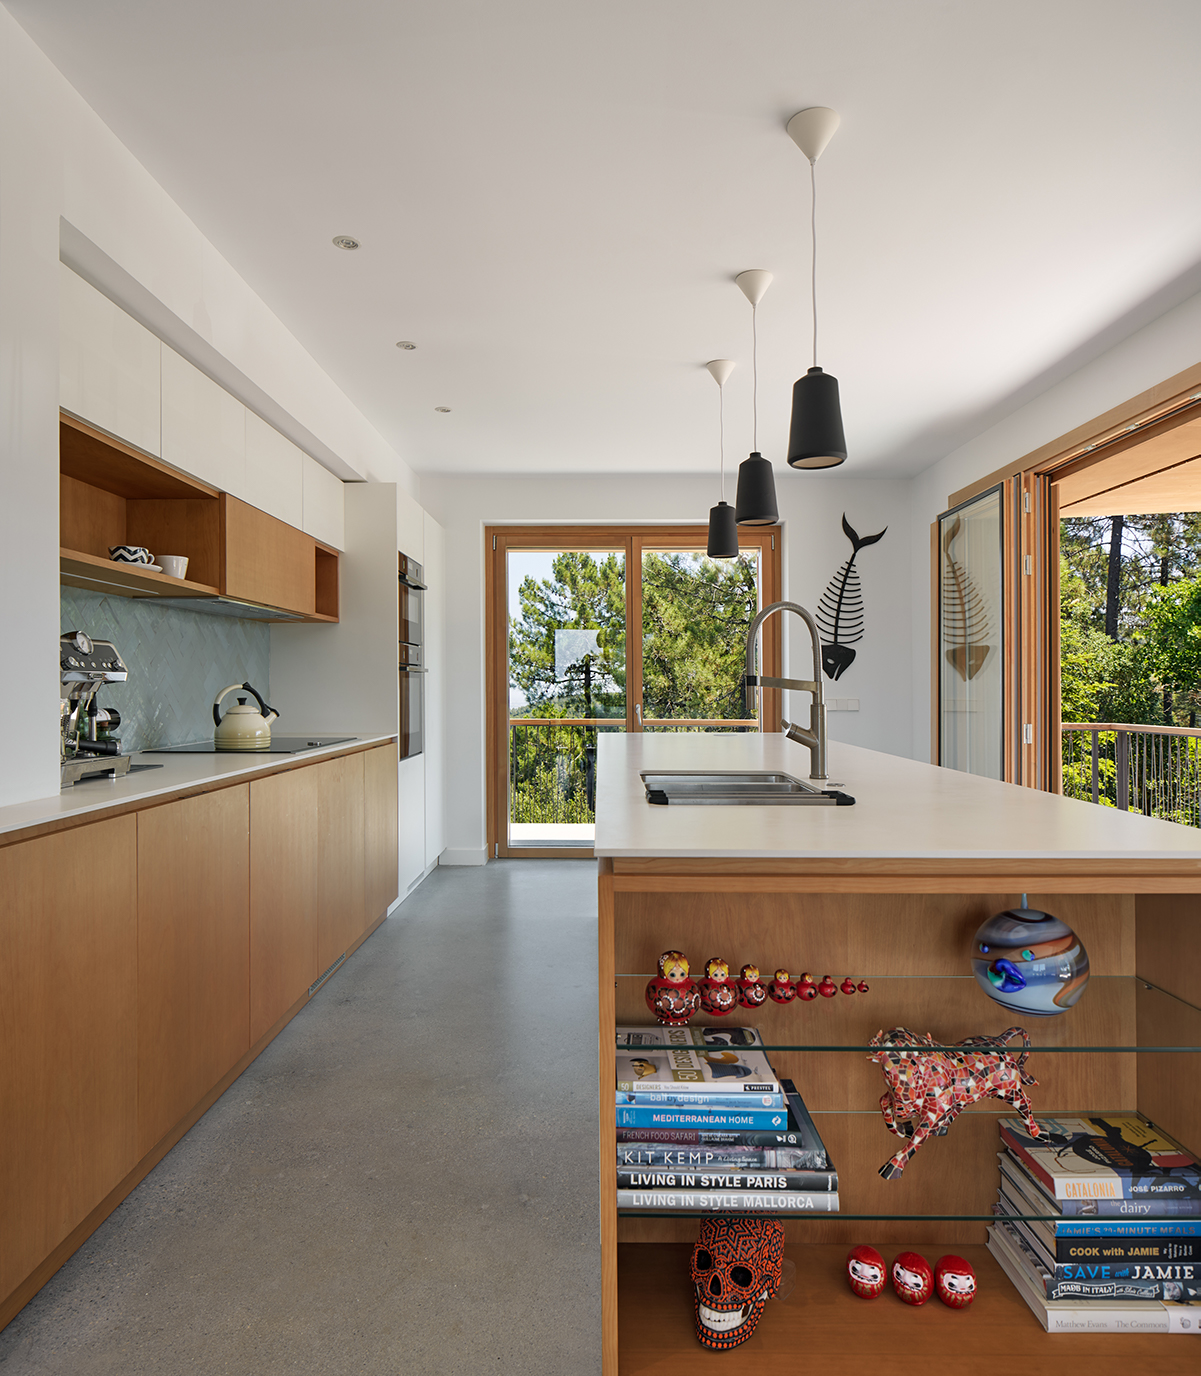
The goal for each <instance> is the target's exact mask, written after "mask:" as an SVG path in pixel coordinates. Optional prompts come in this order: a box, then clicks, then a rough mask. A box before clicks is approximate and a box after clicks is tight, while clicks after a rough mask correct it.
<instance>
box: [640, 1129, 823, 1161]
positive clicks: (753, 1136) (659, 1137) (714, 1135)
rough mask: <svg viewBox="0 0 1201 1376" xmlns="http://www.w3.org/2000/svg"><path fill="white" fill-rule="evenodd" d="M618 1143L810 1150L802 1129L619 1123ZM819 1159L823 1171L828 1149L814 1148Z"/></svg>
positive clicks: (814, 1153)
mask: <svg viewBox="0 0 1201 1376" xmlns="http://www.w3.org/2000/svg"><path fill="white" fill-rule="evenodd" d="M617 1140H618V1142H633V1143H639V1144H641V1145H643V1146H645V1145H647V1144H648V1143H655V1144H657V1145H662V1146H674V1147H762V1148H764V1149H765V1150H766V1149H768V1148H773V1147H793V1148H800V1149H801V1150H802V1151H804V1150H808V1149H807V1148H806V1147H805V1144H804V1143H803V1142H802V1141H801V1135H800V1133H799V1132H788V1131H785V1132H758V1131H750V1132H745V1131H743V1132H740V1131H737V1130H733V1129H726V1130H712V1129H710V1130H706V1131H703V1132H702V1131H700V1130H699V1129H697V1128H623V1127H622V1126H621V1124H620V1123H618V1125H617ZM813 1155H814V1156H820V1157H821V1160H820V1161H813V1162H811V1163H809V1164H810V1165H811V1166H812V1167H813V1169H814V1170H821V1169H822V1168H823V1167H825V1166H826V1165H827V1164H828V1163H827V1159H826V1152H825V1148H824V1147H823V1148H822V1149H821V1150H820V1151H817V1150H814V1151H813Z"/></svg>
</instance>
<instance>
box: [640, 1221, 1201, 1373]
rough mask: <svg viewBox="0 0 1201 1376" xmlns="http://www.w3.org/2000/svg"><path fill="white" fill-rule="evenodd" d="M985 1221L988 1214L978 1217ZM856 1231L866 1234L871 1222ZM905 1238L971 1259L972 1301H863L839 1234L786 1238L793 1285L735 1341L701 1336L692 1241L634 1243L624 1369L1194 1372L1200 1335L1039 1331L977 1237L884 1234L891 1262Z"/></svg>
mask: <svg viewBox="0 0 1201 1376" xmlns="http://www.w3.org/2000/svg"><path fill="white" fill-rule="evenodd" d="M979 1226H980V1229H981V1231H982V1232H983V1229H984V1225H983V1224H980V1225H979ZM862 1228H863V1239H864V1241H869V1242H870V1241H871V1240H872V1239H871V1225H870V1224H864V1225H862ZM910 1247H912V1249H913V1250H915V1251H918V1252H921V1254H922V1255H923V1256H924V1257H925V1258H926V1260H927V1261H929V1262H930V1264H931V1266H933V1265H934V1264H935V1263H936V1262H937V1260H938V1258H939V1257H940V1256H941V1255H943V1252H946V1251H953V1252H955V1253H956V1255H958V1256H962V1257H965V1258H966V1259H967V1260H968V1261H970V1262H971V1264H972V1267H973V1269H974V1270H975V1272H976V1280H977V1285H978V1291H977V1297H976V1300H975V1302H974V1303H973V1304H972V1305H971V1307H970V1308H968V1309H949V1308H947V1306H946V1305H944V1304H942V1303H941V1302H940V1301H939V1300H938V1299H937V1298H933V1299H931V1300H930V1301H929V1302H928V1303H927V1304H925V1305H923V1306H922V1307H921V1308H920V1309H914V1308H912V1307H911V1306H909V1305H906V1304H902V1302H901V1301H900V1300H899V1299H898V1298H897V1297H896V1295H894V1294H893V1293H892V1292H891V1290H886V1291H885V1292H884V1294H883V1295H881V1296H880V1297H879V1299H875V1300H862V1299H859V1297H858V1296H856V1295H854V1294H852V1292H851V1289H850V1287H849V1286H848V1285H847V1282H846V1279H845V1275H844V1266H845V1263H846V1254H847V1248H846V1246H844V1245H826V1246H820V1245H806V1244H799V1245H790V1246H788V1247H787V1248H786V1250H785V1256H786V1257H787V1258H788V1259H789V1260H791V1261H792V1262H794V1263H795V1265H796V1286H795V1288H794V1289H793V1291H792V1293H791V1295H789V1297H788V1298H787V1299H786V1300H769V1301H768V1303H767V1307H766V1309H764V1311H763V1317H762V1318H761V1319H760V1320H759V1326H758V1328H757V1329H756V1330H755V1334H754V1336H753V1337H752V1338H750V1339H748V1341H747V1342H745V1343H743V1344H741V1345H740V1346H739V1347H737V1348H734V1349H732V1350H731V1351H730V1352H716V1351H713V1350H712V1349H711V1348H707V1347H703V1346H702V1345H701V1344H700V1343H699V1342H698V1341H697V1338H696V1332H695V1329H694V1327H693V1317H692V1282H691V1280H690V1279H689V1275H688V1264H689V1258H690V1255H691V1252H692V1248H691V1247H690V1246H689V1245H688V1244H686V1243H639V1244H626V1245H623V1246H622V1247H621V1248H619V1257H620V1260H619V1263H618V1275H619V1280H618V1306H619V1310H620V1316H621V1317H620V1335H621V1336H620V1346H619V1355H618V1364H617V1370H618V1372H620V1373H621V1376H678V1374H679V1372H680V1371H681V1369H683V1368H685V1367H686V1368H687V1369H688V1370H695V1371H701V1372H707V1371H713V1372H715V1373H718V1372H724V1373H726V1376H730V1373H737V1376H781V1373H785V1372H801V1371H806V1370H809V1371H813V1372H820V1373H821V1376H864V1373H867V1372H872V1371H884V1372H887V1373H889V1376H931V1373H932V1372H935V1373H936V1372H940V1371H942V1372H948V1373H952V1372H953V1373H956V1376H958V1373H971V1376H994V1374H995V1376H1014V1373H1015V1372H1019V1371H1025V1372H1037V1373H1043V1372H1046V1373H1051V1372H1057V1373H1065V1374H1070V1373H1075V1372H1081V1373H1083V1372H1088V1373H1089V1376H1130V1373H1132V1372H1136V1371H1148V1372H1152V1371H1153V1372H1156V1373H1164V1374H1165V1376H1167V1374H1168V1373H1176V1372H1180V1373H1185V1372H1189V1373H1191V1372H1195V1371H1196V1370H1197V1366H1198V1362H1199V1361H1201V1343H1198V1342H1197V1341H1196V1340H1195V1339H1190V1338H1188V1337H1187V1336H1183V1335H1181V1336H1177V1335H1172V1334H1167V1333H1148V1334H1133V1333H1132V1334H1125V1333H1123V1334H1117V1333H1087V1334H1086V1333H1056V1334H1051V1333H1047V1332H1045V1331H1044V1330H1043V1327H1042V1325H1041V1324H1040V1323H1039V1321H1038V1320H1037V1319H1036V1318H1035V1317H1034V1315H1033V1313H1031V1311H1030V1309H1029V1308H1028V1306H1027V1305H1026V1303H1025V1301H1024V1300H1023V1299H1022V1298H1021V1296H1020V1295H1019V1294H1018V1292H1017V1291H1016V1290H1015V1289H1014V1287H1013V1286H1012V1285H1011V1284H1010V1282H1009V1279H1008V1277H1007V1276H1006V1275H1005V1273H1004V1272H1003V1271H1002V1270H1001V1268H1000V1267H999V1266H998V1265H997V1263H996V1262H995V1261H994V1260H993V1259H992V1256H991V1255H990V1253H989V1252H988V1250H987V1249H986V1248H985V1247H983V1246H980V1245H973V1244H967V1245H959V1246H956V1247H953V1248H952V1247H945V1248H943V1249H942V1251H939V1250H937V1249H936V1248H934V1247H930V1246H926V1245H919V1244H915V1243H907V1242H904V1241H902V1242H898V1243H888V1244H885V1245H884V1247H883V1248H882V1249H881V1250H882V1251H883V1254H884V1259H885V1261H886V1262H891V1260H892V1258H893V1257H894V1256H895V1255H896V1254H897V1253H898V1252H902V1251H905V1250H907V1249H909V1248H910Z"/></svg>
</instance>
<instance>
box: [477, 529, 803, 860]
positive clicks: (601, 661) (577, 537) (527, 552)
mask: <svg viewBox="0 0 1201 1376" xmlns="http://www.w3.org/2000/svg"><path fill="white" fill-rule="evenodd" d="M706 536H707V532H706V529H705V527H703V526H668V527H644V526H640V527H630V526H591V527H589V526H535V527H513V526H505V527H499V526H498V527H495V528H490V529H488V530H487V531H486V532H485V541H486V544H485V555H486V560H487V579H486V602H487V623H486V647H485V651H486V661H487V703H488V707H487V722H486V729H487V737H488V740H487V758H488V775H487V801H488V808H487V812H488V851H489V855H490V856H559V857H564V858H566V857H569V856H589V855H591V853H592V851H591V843H592V824H593V817H594V807H595V778H596V776H595V764H596V749H597V740H598V738H599V736H600V735H601V734H603V733H605V732H609V731H644V730H646V731H663V730H670V731H680V730H683V731H739V730H751V731H754V730H758V729H759V726H760V713H759V710H758V704H757V703H756V702H755V701H753V700H752V701H748V700H747V696H746V693H745V690H744V683H743V677H744V669H745V647H746V633H747V629H748V627H749V625H750V622H751V621H752V620H753V618H754V616H755V614H756V613H757V612H758V610H759V609H760V608H761V607H763V606H764V605H766V604H767V603H769V602H773V601H777V600H778V599H779V597H780V550H779V530H778V529H767V530H763V529H758V530H754V531H750V530H748V531H740V532H739V543H740V546H741V552H740V555H739V558H738V559H735V560H712V559H709V558H708V557H707V556H706V554H705V543H706ZM762 663H763V670H762V671H763V672H765V673H768V674H775V675H778V674H779V673H780V667H779V665H780V623H779V619H778V618H773V619H772V621H771V622H770V623H769V624H768V625H767V626H765V627H764V636H763V644H762ZM762 696H763V697H764V699H765V700H766V701H765V715H764V716H763V720H764V721H765V722H766V723H767V724H768V725H769V727H770V729H773V730H774V729H778V723H779V717H780V704H779V697H780V694H779V693H778V692H777V691H774V690H770V691H765V692H764V693H763V694H762ZM752 698H753V694H752Z"/></svg>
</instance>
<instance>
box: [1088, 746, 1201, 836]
mask: <svg viewBox="0 0 1201 1376" xmlns="http://www.w3.org/2000/svg"><path fill="white" fill-rule="evenodd" d="M1063 793H1064V797H1066V798H1083V799H1084V800H1085V801H1092V802H1094V803H1099V804H1101V805H1102V806H1103V807H1116V808H1119V809H1120V810H1121V811H1123V812H1141V813H1142V814H1143V815H1144V816H1145V817H1160V818H1163V819H1164V820H1165V821H1169V822H1181V823H1183V824H1184V825H1185V826H1190V827H1196V826H1201V729H1193V728H1192V727H1181V726H1143V725H1133V724H1131V723H1129V722H1095V721H1093V722H1065V723H1064V724H1063Z"/></svg>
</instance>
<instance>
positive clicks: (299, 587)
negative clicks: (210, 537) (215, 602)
mask: <svg viewBox="0 0 1201 1376" xmlns="http://www.w3.org/2000/svg"><path fill="white" fill-rule="evenodd" d="M221 525H222V538H223V543H224V547H225V575H224V582H223V584H222V588H221V591H222V592H223V593H224V594H225V596H226V597H241V598H245V600H246V601H247V602H261V603H262V604H263V605H264V606H267V607H282V608H283V609H284V610H285V611H291V612H300V613H301V614H302V615H304V616H311V615H312V613H313V612H314V611H315V610H316V605H317V547H316V545H314V543H313V537H312V536H311V535H306V534H305V533H304V532H303V531H301V530H296V529H295V528H294V527H292V526H290V525H287V524H285V522H283V521H277V520H276V519H275V517H274V516H268V515H267V514H266V512H263V511H259V510H257V509H256V508H255V507H252V506H248V505H247V504H246V503H245V502H240V501H239V500H238V499H237V498H236V497H230V496H228V495H226V496H223V497H222V498H221Z"/></svg>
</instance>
